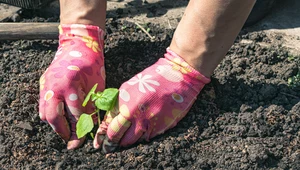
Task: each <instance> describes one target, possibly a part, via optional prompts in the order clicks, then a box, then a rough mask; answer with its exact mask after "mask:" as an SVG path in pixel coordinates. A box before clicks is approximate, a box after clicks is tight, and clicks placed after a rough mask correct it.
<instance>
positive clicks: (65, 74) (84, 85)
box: [39, 24, 210, 153]
mask: <svg viewBox="0 0 300 170" xmlns="http://www.w3.org/2000/svg"><path fill="white" fill-rule="evenodd" d="M59 33H60V35H59V47H58V51H57V52H56V55H55V57H54V59H53V61H52V63H51V65H50V66H49V68H48V69H47V70H46V71H45V72H44V74H43V75H42V76H41V78H40V101H39V102H40V103H39V115H40V118H41V119H42V120H43V121H46V122H47V123H49V124H50V126H51V127H52V128H53V129H54V131H55V132H56V133H58V134H59V135H60V136H61V137H62V139H64V140H65V141H66V142H68V144H67V148H68V149H75V148H78V147H79V146H80V145H82V144H83V142H84V140H85V138H84V137H83V138H80V139H78V137H77V135H76V123H77V121H78V119H79V117H80V115H81V114H82V113H92V112H93V111H94V110H95V107H94V106H93V104H92V103H91V102H89V103H88V104H87V106H86V107H83V106H82V103H83V100H84V98H85V96H86V95H87V93H88V92H89V91H90V89H91V88H92V87H93V86H94V85H95V84H96V83H98V86H97V90H96V91H103V90H104V89H105V67H104V54H103V51H104V31H103V30H101V29H100V28H99V27H96V26H91V25H80V24H71V25H60V26H59ZM209 81H210V79H209V78H207V77H205V76H203V75H202V74H201V73H199V72H198V71H196V70H195V69H193V68H192V67H191V66H189V65H188V64H187V63H186V62H185V61H184V60H183V59H182V58H181V57H180V56H178V55H177V54H175V53H174V52H172V51H171V50H170V49H167V51H166V53H165V55H164V58H160V59H159V60H158V61H157V62H156V63H155V64H153V65H152V66H150V67H148V68H146V69H145V70H144V71H142V72H141V73H138V74H137V75H135V76H134V77H133V78H131V79H130V80H128V81H127V82H125V83H123V84H122V85H121V87H120V89H119V100H118V102H117V105H116V107H115V108H114V109H113V110H112V111H110V112H107V114H106V115H105V117H104V120H103V121H102V123H101V125H100V126H99V129H98V130H97V133H96V135H95V138H94V141H93V145H94V147H95V148H102V150H103V151H104V152H105V153H108V152H112V151H114V150H115V149H116V148H117V147H118V146H128V145H131V144H134V143H135V142H137V141H140V140H149V139H150V138H153V137H155V136H157V135H159V134H162V133H164V132H165V131H166V130H168V129H170V128H172V127H174V126H175V125H176V124H177V123H178V121H180V120H181V119H182V118H183V117H184V116H185V115H186V114H187V112H188V111H189V109H190V108H191V106H192V104H193V103H194V101H195V100H196V97H197V95H198V94H199V93H200V91H201V89H202V88H203V87H204V85H205V84H207V83H209ZM95 122H96V121H95Z"/></svg>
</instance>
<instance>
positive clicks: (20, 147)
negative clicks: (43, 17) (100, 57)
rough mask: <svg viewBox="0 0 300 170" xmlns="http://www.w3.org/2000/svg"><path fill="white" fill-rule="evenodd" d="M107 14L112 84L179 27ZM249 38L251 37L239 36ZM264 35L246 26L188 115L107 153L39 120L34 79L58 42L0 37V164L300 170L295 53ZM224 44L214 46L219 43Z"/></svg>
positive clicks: (154, 53) (146, 60) (152, 57)
mask: <svg viewBox="0 0 300 170" xmlns="http://www.w3.org/2000/svg"><path fill="white" fill-rule="evenodd" d="M147 27H149V28H150V29H151V31H150V34H151V35H154V36H155V37H156V38H155V41H153V42H152V41H150V39H149V38H148V37H147V35H146V34H144V33H143V32H142V31H141V30H139V29H137V28H136V26H135V25H134V24H133V23H128V22H123V21H121V20H109V21H107V30H106V31H107V37H106V48H105V49H106V51H105V56H106V69H107V86H108V87H119V86H120V85H121V84H122V82H124V81H126V80H128V79H129V78H131V77H132V76H133V75H135V74H136V73H138V72H139V71H141V70H143V69H144V68H146V67H147V66H150V65H151V64H153V63H154V62H155V61H157V59H158V58H159V57H162V56H163V53H164V52H165V48H166V47H167V46H168V45H169V43H170V41H171V37H172V34H173V30H165V29H161V28H159V27H158V26H154V25H148V26H147ZM242 40H252V41H253V42H252V43H242V42H241V41H242ZM267 41H268V38H267V36H266V35H264V34H263V33H247V31H246V30H244V31H242V32H241V35H240V36H239V37H238V38H237V40H236V42H235V44H234V45H233V47H232V48H231V49H230V51H229V52H228V54H227V56H226V58H225V59H224V60H223V61H222V62H221V64H220V65H219V66H218V68H217V69H216V70H215V73H214V75H213V77H212V82H211V83H210V84H209V85H207V86H206V87H205V88H204V89H203V91H202V92H201V94H200V96H199V98H198V100H197V101H196V103H195V104H194V106H193V108H192V109H191V111H190V112H189V113H188V115H187V116H186V117H185V118H184V119H183V120H182V121H180V123H179V124H178V125H177V126H176V127H175V128H173V129H171V130H169V131H167V132H166V133H165V134H163V135H160V136H158V137H156V138H154V139H152V140H151V141H150V142H143V143H138V144H136V145H134V146H132V147H129V148H121V149H119V150H118V151H116V152H115V153H112V154H107V155H104V154H102V153H101V152H99V151H95V150H94V149H93V148H92V139H88V140H87V141H86V143H85V145H84V146H83V147H82V148H80V149H78V150H75V151H68V150H66V145H65V144H64V143H63V142H62V140H61V139H60V138H59V137H58V136H57V135H56V134H55V133H54V132H53V131H52V129H51V128H50V126H48V125H47V124H45V123H43V122H42V121H40V119H39V116H38V109H37V108H38V102H37V100H38V93H39V91H38V89H39V87H38V86H39V85H38V79H39V77H40V75H41V74H42V73H43V71H44V70H45V69H46V68H47V66H48V65H49V63H50V62H51V60H52V58H53V56H54V54H55V51H56V48H57V46H58V44H57V41H56V40H53V41H52V40H51V41H50V40H44V41H25V40H19V41H0V82H1V88H0V107H1V108H0V111H1V113H0V117H1V118H0V169H32V170H35V169H55V168H56V169H169V170H171V169H182V170H183V169H300V143H299V142H300V140H299V138H300V123H299V121H300V93H299V92H300V90H299V89H300V87H299V86H295V87H291V86H289V85H288V84H287V81H288V78H289V77H292V76H294V75H296V74H297V73H298V72H299V60H297V61H296V59H297V58H296V59H293V57H291V56H289V53H288V51H286V50H285V49H283V48H281V47H280V46H274V47H264V46H261V45H259V44H260V42H267ZM217 48H218V47H216V50H217Z"/></svg>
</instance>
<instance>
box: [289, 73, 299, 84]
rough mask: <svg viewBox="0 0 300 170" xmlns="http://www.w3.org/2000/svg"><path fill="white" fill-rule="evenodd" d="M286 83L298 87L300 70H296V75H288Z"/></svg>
mask: <svg viewBox="0 0 300 170" xmlns="http://www.w3.org/2000/svg"><path fill="white" fill-rule="evenodd" d="M288 84H289V86H291V87H294V88H296V87H300V71H298V73H297V75H295V76H293V77H290V78H289V79H288Z"/></svg>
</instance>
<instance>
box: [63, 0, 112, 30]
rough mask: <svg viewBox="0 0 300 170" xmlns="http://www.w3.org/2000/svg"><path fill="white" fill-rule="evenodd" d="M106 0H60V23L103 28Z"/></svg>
mask: <svg viewBox="0 0 300 170" xmlns="http://www.w3.org/2000/svg"><path fill="white" fill-rule="evenodd" d="M105 18H106V0H76V1H74V0H60V23H61V24H86V25H95V26H99V27H100V28H101V29H103V30H104V28H105Z"/></svg>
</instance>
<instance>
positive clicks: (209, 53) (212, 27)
mask: <svg viewBox="0 0 300 170" xmlns="http://www.w3.org/2000/svg"><path fill="white" fill-rule="evenodd" d="M254 4H255V0H245V1H240V0H191V1H190V2H189V5H188V6H187V8H186V11H185V13H184V16H183V17H182V19H181V21H180V23H179V25H178V27H177V29H176V31H175V33H174V37H173V40H172V43H171V45H170V48H171V49H172V50H173V51H175V52H176V53H177V54H179V55H180V56H182V57H183V58H184V59H185V60H186V61H187V62H188V63H189V64H190V65H192V66H193V67H194V68H196V69H197V70H198V71H200V72H201V73H202V74H204V75H205V76H210V75H211V74H212V73H213V70H214V69H215V68H216V66H217V65H218V64H219V62H220V61H221V60H222V58H223V57H224V56H225V54H226V53H227V51H228V50H229V48H230V47H231V45H232V43H233V42H234V39H235V38H236V36H237V35H238V33H239V31H240V30H241V28H242V26H243V24H244V22H245V21H246V19H247V17H248V15H249V13H250V12H251V9H252V7H253V5H254Z"/></svg>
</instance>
